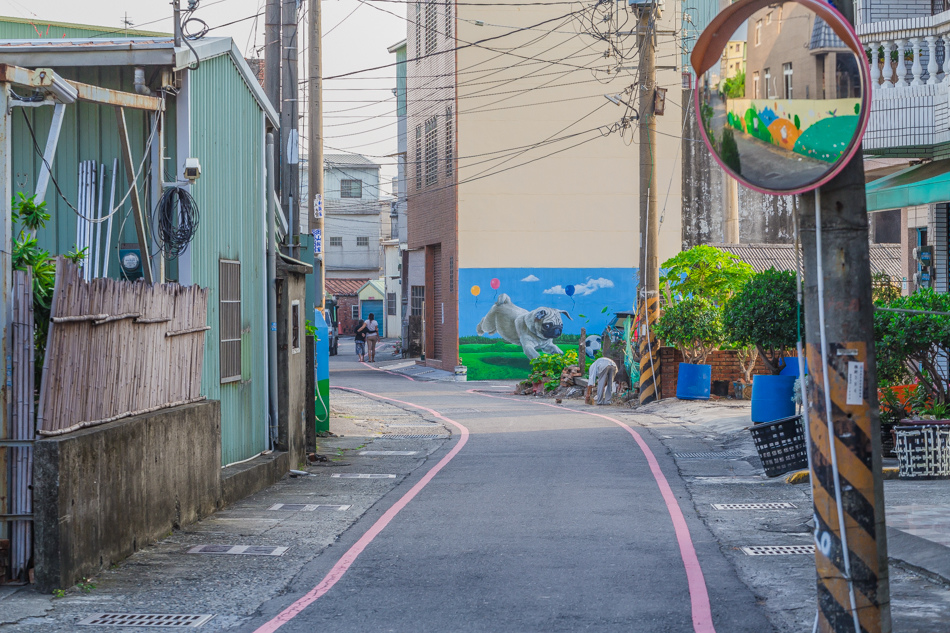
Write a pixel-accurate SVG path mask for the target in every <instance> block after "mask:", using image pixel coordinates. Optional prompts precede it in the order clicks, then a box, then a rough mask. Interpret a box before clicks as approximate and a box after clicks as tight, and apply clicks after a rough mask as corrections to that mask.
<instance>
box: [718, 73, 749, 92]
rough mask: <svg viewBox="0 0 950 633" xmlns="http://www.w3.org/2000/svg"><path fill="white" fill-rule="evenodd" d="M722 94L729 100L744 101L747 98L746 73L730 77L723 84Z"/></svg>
mask: <svg viewBox="0 0 950 633" xmlns="http://www.w3.org/2000/svg"><path fill="white" fill-rule="evenodd" d="M722 94H724V95H725V96H726V98H728V99H742V98H743V97H745V71H744V70H743V71H742V72H741V73H739V74H737V75H736V76H735V77H730V78H729V79H726V80H725V81H724V82H722Z"/></svg>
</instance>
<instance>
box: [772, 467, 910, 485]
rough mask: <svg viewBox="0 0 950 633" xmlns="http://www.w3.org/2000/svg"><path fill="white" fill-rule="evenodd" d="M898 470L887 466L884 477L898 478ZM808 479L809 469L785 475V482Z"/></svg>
mask: <svg viewBox="0 0 950 633" xmlns="http://www.w3.org/2000/svg"><path fill="white" fill-rule="evenodd" d="M898 472H899V471H898V469H897V468H885V469H884V470H883V473H884V479H897V478H898ZM808 481H809V475H808V471H807V470H797V471H795V472H793V473H789V474H787V475H785V483H787V484H807V483H808Z"/></svg>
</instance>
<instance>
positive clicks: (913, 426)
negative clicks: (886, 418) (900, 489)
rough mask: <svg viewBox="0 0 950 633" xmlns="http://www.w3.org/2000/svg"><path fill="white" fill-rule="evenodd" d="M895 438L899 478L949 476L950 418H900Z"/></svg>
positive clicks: (943, 477) (947, 477)
mask: <svg viewBox="0 0 950 633" xmlns="http://www.w3.org/2000/svg"><path fill="white" fill-rule="evenodd" d="M894 440H895V441H894V444H895V449H894V452H895V453H897V462H898V466H899V467H900V470H899V473H898V476H899V477H900V478H901V479H950V420H901V421H900V424H898V425H896V426H894Z"/></svg>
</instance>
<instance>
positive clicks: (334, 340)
mask: <svg viewBox="0 0 950 633" xmlns="http://www.w3.org/2000/svg"><path fill="white" fill-rule="evenodd" d="M326 306H327V309H326V310H324V311H323V318H324V319H325V320H326V322H327V329H328V330H329V331H330V356H336V354H337V348H338V347H339V345H340V335H339V328H338V324H337V320H336V302H335V301H327V302H326Z"/></svg>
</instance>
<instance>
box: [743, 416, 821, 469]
mask: <svg viewBox="0 0 950 633" xmlns="http://www.w3.org/2000/svg"><path fill="white" fill-rule="evenodd" d="M750 430H751V431H752V441H753V442H755V449H756V450H757V451H758V452H759V457H760V458H761V459H762V466H763V467H765V474H766V475H768V476H769V477H778V476H779V475H784V474H785V473H787V472H791V471H793V470H802V469H804V468H808V447H807V446H806V445H805V427H804V426H803V425H802V416H800V415H796V416H793V417H790V418H783V419H781V420H775V421H774V422H764V423H762V424H756V425H755V426H753V427H752V428H751V429H750Z"/></svg>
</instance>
